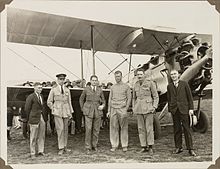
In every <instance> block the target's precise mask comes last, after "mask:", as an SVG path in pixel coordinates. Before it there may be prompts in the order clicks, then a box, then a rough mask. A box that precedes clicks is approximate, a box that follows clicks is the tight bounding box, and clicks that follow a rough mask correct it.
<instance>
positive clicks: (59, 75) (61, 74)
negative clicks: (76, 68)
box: [56, 73, 66, 78]
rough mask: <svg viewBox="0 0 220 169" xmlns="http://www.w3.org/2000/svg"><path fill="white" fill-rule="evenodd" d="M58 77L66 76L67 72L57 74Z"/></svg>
mask: <svg viewBox="0 0 220 169" xmlns="http://www.w3.org/2000/svg"><path fill="white" fill-rule="evenodd" d="M56 77H57V78H60V77H64V78H66V74H64V73H60V74H57V75H56Z"/></svg>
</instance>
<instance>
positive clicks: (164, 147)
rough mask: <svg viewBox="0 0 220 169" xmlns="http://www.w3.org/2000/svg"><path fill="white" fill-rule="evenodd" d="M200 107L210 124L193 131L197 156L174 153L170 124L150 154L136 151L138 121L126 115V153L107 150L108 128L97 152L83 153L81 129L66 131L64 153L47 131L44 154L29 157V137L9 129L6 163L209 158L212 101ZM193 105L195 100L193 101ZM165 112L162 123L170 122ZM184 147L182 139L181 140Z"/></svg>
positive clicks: (210, 151)
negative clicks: (10, 136) (60, 154)
mask: <svg viewBox="0 0 220 169" xmlns="http://www.w3.org/2000/svg"><path fill="white" fill-rule="evenodd" d="M201 105H202V107H201V110H203V111H204V112H206V113H207V114H208V117H209V121H210V123H209V124H210V125H209V129H208V131H207V132H206V133H205V134H201V133H196V132H194V133H193V142H194V148H195V152H196V153H197V155H198V156H196V157H190V156H188V151H187V150H184V152H183V153H181V154H178V155H174V154H172V150H173V149H174V140H173V127H172V126H164V127H162V133H161V137H160V139H158V140H155V145H154V150H155V153H154V155H153V156H150V155H149V154H148V153H139V151H140V143H139V138H138V131H137V124H136V119H135V117H130V118H129V149H128V151H127V152H126V153H124V152H122V150H121V149H118V150H117V151H116V152H115V153H112V152H110V151H109V149H110V148H111V146H110V141H109V130H108V129H107V128H106V129H103V130H101V131H100V135H99V144H98V152H94V153H91V154H86V152H85V149H84V133H82V134H77V135H69V140H68V146H69V148H70V149H71V150H72V152H70V153H69V154H64V155H63V156H58V155H57V138H56V136H51V135H50V133H49V132H48V133H49V134H48V136H47V137H46V141H45V153H46V156H45V157H37V158H36V159H34V160H32V159H31V158H30V157H29V140H25V139H24V138H23V136H22V133H21V129H19V130H15V129H13V130H12V134H11V135H12V140H11V141H9V142H8V164H34V163H51V164H58V163H59V164H60V163H61V164H66V163H134V162H138V163H144V162H191V161H194V162H195V161H199V162H201V161H211V160H212V128H211V126H212V101H211V100H203V101H202V104H201ZM195 106H196V103H195ZM171 121H172V119H170V116H169V115H167V116H166V117H165V119H163V120H162V121H161V123H167V122H171ZM183 145H184V148H185V143H184V142H183Z"/></svg>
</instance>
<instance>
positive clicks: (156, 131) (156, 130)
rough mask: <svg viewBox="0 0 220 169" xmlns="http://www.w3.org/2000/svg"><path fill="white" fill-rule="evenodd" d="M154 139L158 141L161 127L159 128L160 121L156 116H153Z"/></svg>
mask: <svg viewBox="0 0 220 169" xmlns="http://www.w3.org/2000/svg"><path fill="white" fill-rule="evenodd" d="M153 125H154V139H155V140H156V139H159V138H160V135H161V126H160V121H159V118H158V116H157V115H154V121H153Z"/></svg>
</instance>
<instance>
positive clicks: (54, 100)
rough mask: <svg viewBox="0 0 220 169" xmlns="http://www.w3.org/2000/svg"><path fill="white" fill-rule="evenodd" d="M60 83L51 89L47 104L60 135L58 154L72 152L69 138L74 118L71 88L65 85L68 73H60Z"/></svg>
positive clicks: (58, 79) (58, 78)
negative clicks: (70, 126)
mask: <svg viewBox="0 0 220 169" xmlns="http://www.w3.org/2000/svg"><path fill="white" fill-rule="evenodd" d="M56 77H57V83H58V85H57V86H56V87H54V88H52V89H51V91H50V93H49V96H48V99H47V105H48V107H49V108H50V109H51V110H52V114H53V115H54V121H55V127H56V131H57V137H58V148H59V151H58V155H62V154H63V153H65V152H70V151H71V150H70V149H67V140H68V121H69V120H70V119H71V118H72V113H73V107H72V104H71V95H70V90H69V89H68V88H67V87H66V86H65V85H64V80H65V77H66V74H58V75H56Z"/></svg>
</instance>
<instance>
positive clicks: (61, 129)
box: [54, 116, 69, 149]
mask: <svg viewBox="0 0 220 169" xmlns="http://www.w3.org/2000/svg"><path fill="white" fill-rule="evenodd" d="M54 121H55V127H56V131H57V138H58V148H59V149H63V148H64V147H66V146H67V140H68V121H69V119H68V118H62V117H58V116H54Z"/></svg>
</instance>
